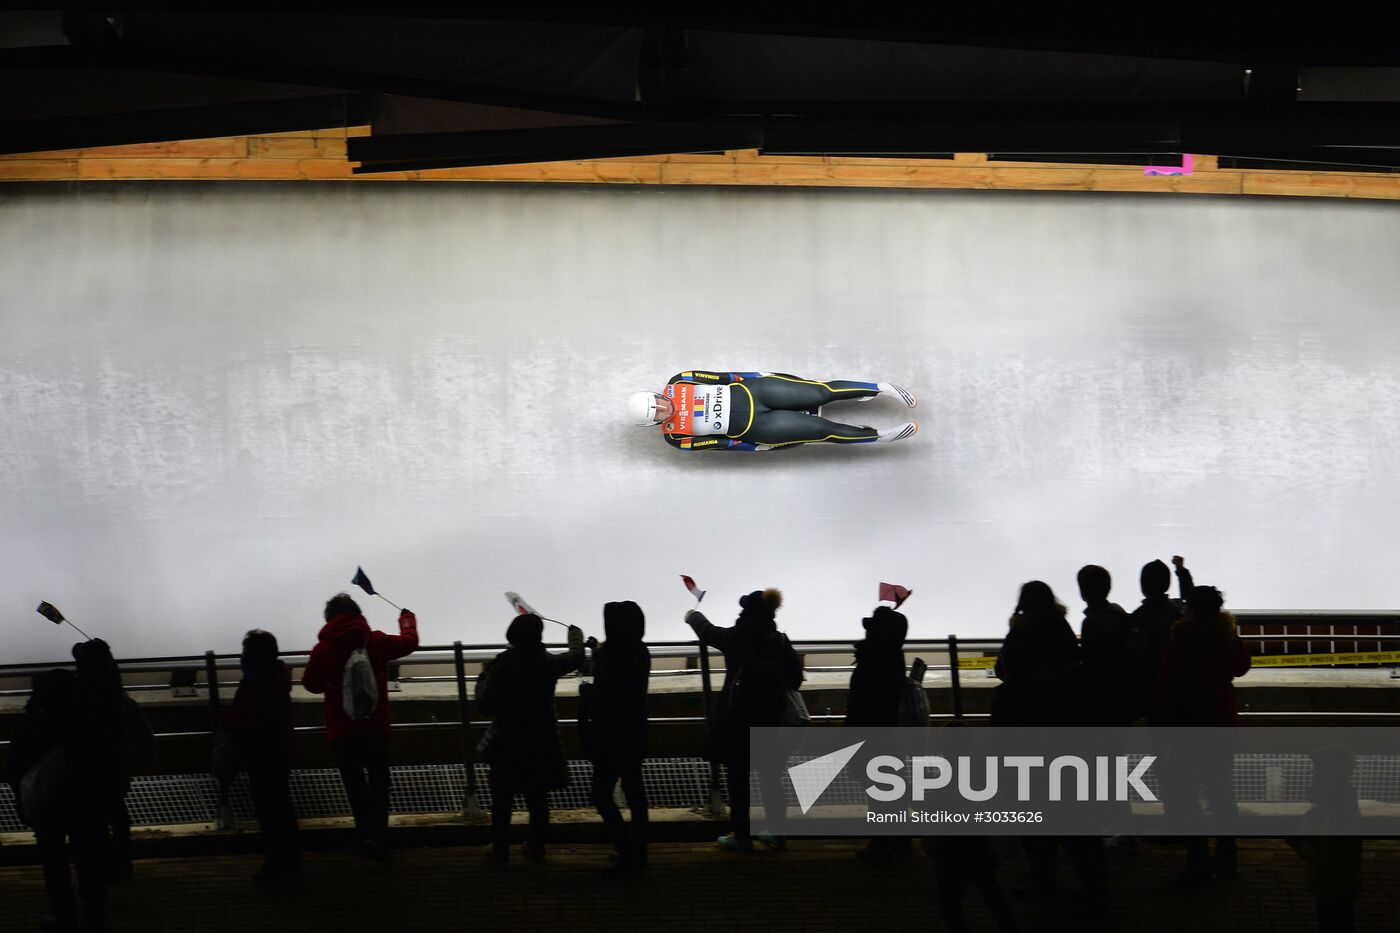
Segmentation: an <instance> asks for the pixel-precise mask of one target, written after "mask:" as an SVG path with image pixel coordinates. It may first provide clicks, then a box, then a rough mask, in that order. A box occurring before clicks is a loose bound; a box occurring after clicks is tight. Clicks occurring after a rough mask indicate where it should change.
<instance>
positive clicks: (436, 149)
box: [0, 3, 1400, 173]
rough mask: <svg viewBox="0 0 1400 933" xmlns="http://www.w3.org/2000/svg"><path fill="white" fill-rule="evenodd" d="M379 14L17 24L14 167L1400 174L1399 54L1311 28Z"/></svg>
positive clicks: (950, 16)
mask: <svg viewBox="0 0 1400 933" xmlns="http://www.w3.org/2000/svg"><path fill="white" fill-rule="evenodd" d="M367 9H369V10H371V11H372V12H366V13H358V12H357V13H353V14H351V13H345V12H339V11H330V10H325V9H319V8H312V7H304V8H303V7H297V6H296V5H295V4H292V5H286V4H284V5H282V6H281V7H279V8H278V9H277V10H275V11H257V12H250V11H248V10H246V9H217V8H203V9H196V10H168V9H159V10H157V9H121V10H117V9H110V10H109V9H101V8H72V7H70V8H53V9H29V10H22V11H0V92H2V93H0V152H6V153H18V152H35V151H44V150H52V149H71V148H79V147H90V146H102V145H121V144H128V143H142V142H158V141H167V140H176V139H192V138H201V137H211V136H236V135H251V134H261V133H270V132H281V131H290V130H305V129H317V128H328V127H341V126H358V125H364V124H369V125H370V126H371V128H372V131H371V135H369V136H367V137H355V138H351V139H350V140H349V141H348V146H349V153H348V154H349V158H350V159H351V160H352V161H354V162H358V163H360V165H359V167H357V168H356V169H355V171H356V172H363V173H373V172H383V171H399V170H405V169H427V168H445V167H455V166H471V165H493V164H508V163H522V162H541V161H559V160H573V159H595V158H606V157H619V156H636V155H650V154H660V153H673V152H716V151H723V150H727V149H757V150H759V151H760V152H764V153H781V154H810V155H860V156H874V157H881V156H889V157H928V158H938V157H945V158H946V157H951V154H952V153H953V152H985V153H988V154H991V155H993V156H995V157H998V158H1014V159H1021V160H1031V161H1035V160H1050V159H1054V160H1062V161H1077V162H1120V163H1121V162H1127V163H1134V162H1136V163H1141V164H1149V163H1152V162H1154V161H1157V160H1160V159H1161V158H1163V157H1164V156H1169V155H1172V154H1179V153H1183V152H1189V153H1195V154H1206V155H1217V156H1220V157H1221V159H1222V161H1221V164H1222V165H1226V166H1229V165H1234V166H1237V167H1249V166H1254V165H1263V166H1271V167H1276V168H1281V169H1289V168H1300V169H1324V170H1326V169H1330V170H1338V171H1341V170H1349V169H1350V170H1366V171H1396V170H1400V43H1397V42H1396V41H1395V40H1394V39H1393V38H1391V36H1392V35H1393V33H1392V32H1391V31H1390V30H1389V29H1388V28H1382V27H1380V26H1379V25H1378V24H1376V26H1375V28H1372V29H1369V30H1368V29H1365V28H1362V27H1359V26H1358V25H1357V22H1356V20H1355V19H1354V18H1349V17H1338V19H1342V20H1346V21H1347V22H1346V23H1345V24H1344V26H1338V27H1336V28H1334V29H1331V30H1329V28H1328V27H1327V26H1326V24H1325V22H1323V23H1320V22H1319V19H1322V17H1320V15H1316V13H1317V11H1316V10H1314V14H1315V15H1311V16H1306V17H1290V16H1287V15H1277V16H1274V15H1267V14H1270V13H1273V12H1274V11H1273V10H1271V9H1265V8H1256V9H1253V10H1250V11H1236V12H1234V13H1231V12H1229V11H1217V10H1210V9H1207V8H1202V7H1192V8H1191V9H1189V10H1187V11H1185V12H1183V13H1176V12H1173V9H1174V8H1173V7H1172V6H1171V5H1169V4H1168V5H1164V6H1163V9H1162V10H1161V11H1159V13H1160V15H1155V16H1146V17H1144V18H1143V19H1142V20H1139V21H1134V22H1132V23H1128V24H1125V23H1122V22H1114V21H1113V20H1111V19H1108V20H1106V19H1104V18H1103V17H1101V16H1098V15H1097V14H1094V13H1090V12H1087V11H1086V12H1083V13H1080V14H1076V13H1075V12H1074V11H1073V10H1066V9H1064V8H1061V9H1059V10H1055V11H1050V12H1044V13H1036V12H1035V9H1036V8H1030V11H1031V12H1029V13H1026V14H1015V15H1012V14H1010V8H1009V7H993V8H984V9H980V10H973V11H950V10H948V9H946V8H939V9H936V10H933V11H928V10H925V12H923V13H915V12H911V13H871V12H870V11H869V9H866V8H862V7H859V6H855V5H853V6H851V7H850V8H846V7H843V6H840V5H830V4H821V3H808V4H790V5H786V6H776V7H773V8H768V9H764V8H762V6H761V5H750V6H747V7H745V8H744V12H742V13H729V12H723V11H722V10H721V7H720V6H714V7H706V6H705V5H703V4H701V5H697V6H696V7H695V8H694V9H692V11H691V12H692V14H693V15H689V16H674V17H665V16H661V15H658V14H657V13H645V12H639V13H635V14H633V13H627V12H609V13H602V12H598V11H597V10H596V9H595V8H591V7H590V8H588V9H583V8H579V9H577V10H571V11H570V15H565V14H561V13H560V12H559V11H558V10H557V9H555V10H553V11H552V12H550V13H543V12H541V13H533V12H530V11H529V10H528V5H525V6H520V5H517V6H516V8H512V9H510V10H509V11H508V12H509V17H507V16H506V15H505V13H503V12H502V11H501V9H500V8H499V7H495V6H486V5H482V6H480V7H477V6H473V5H470V4H458V5H456V6H453V7H451V8H436V7H431V6H423V5H414V4H411V3H405V4H400V5H397V6H394V7H369V8H367ZM1258 23H1264V24H1265V25H1262V26H1261V25H1258ZM1279 23H1283V24H1284V25H1278V24H1279Z"/></svg>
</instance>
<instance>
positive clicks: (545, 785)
mask: <svg viewBox="0 0 1400 933" xmlns="http://www.w3.org/2000/svg"><path fill="white" fill-rule="evenodd" d="M543 638H544V622H543V621H542V620H541V619H540V617H539V616H537V615H534V614H528V613H527V614H525V615H519V616H516V617H515V618H514V619H513V620H512V621H511V623H510V626H509V627H508V628H507V629H506V641H507V642H509V643H510V647H509V648H507V649H506V650H505V651H502V652H501V653H500V654H498V655H496V658H495V660H494V661H492V662H491V664H490V666H489V667H487V668H486V669H485V670H484V671H483V672H482V674H481V678H480V680H478V681H477V685H476V702H477V705H478V706H479V707H480V708H481V711H482V712H483V713H485V714H486V715H487V716H490V717H491V725H490V726H489V727H488V728H487V730H486V735H485V737H483V739H482V744H481V745H480V746H478V751H479V752H480V753H481V755H482V757H483V759H484V760H485V761H486V762H487V763H488V764H489V765H490V766H491V776H490V781H489V786H490V789H491V847H490V849H489V850H488V855H489V856H490V858H491V860H492V861H493V862H494V863H495V864H497V865H505V864H506V863H507V862H509V861H510V816H511V810H512V808H513V807H514V804H515V795H516V794H523V795H524V796H525V805H526V807H527V808H528V809H529V811H530V828H529V833H528V835H527V837H526V839H527V841H526V843H525V845H524V847H523V848H522V849H521V852H522V853H523V854H524V855H525V857H526V858H527V859H529V860H530V861H532V862H541V861H544V845H545V833H546V832H547V831H548V829H549V792H550V791H552V790H557V789H558V788H560V787H563V786H564V785H566V784H567V783H568V780H569V773H568V762H567V761H566V760H565V758H564V747H563V745H562V744H561V743H560V739H559V719H558V715H557V714H556V712H555V708H554V687H555V684H557V683H558V681H559V678H561V677H563V676H564V675H565V674H568V673H569V672H571V671H576V670H578V669H579V666H580V665H581V664H583V632H582V631H581V630H580V629H579V628H578V626H576V625H571V626H569V648H568V650H567V651H566V652H564V653H563V654H551V653H550V652H549V651H547V650H545V647H544V642H543Z"/></svg>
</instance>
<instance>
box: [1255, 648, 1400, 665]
mask: <svg viewBox="0 0 1400 933" xmlns="http://www.w3.org/2000/svg"><path fill="white" fill-rule="evenodd" d="M1252 660H1253V663H1254V666H1255V667H1315V666H1317V665H1320V664H1322V665H1331V664H1397V663H1400V651H1361V652H1356V653H1353V654H1264V655H1260V656H1258V657H1256V658H1253V659H1252Z"/></svg>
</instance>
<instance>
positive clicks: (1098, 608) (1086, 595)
mask: <svg viewBox="0 0 1400 933" xmlns="http://www.w3.org/2000/svg"><path fill="white" fill-rule="evenodd" d="M1112 586H1113V579H1112V577H1110V576H1109V573H1108V571H1107V570H1105V569H1104V568H1103V567H1100V566H1098V565H1097V564H1088V565H1086V566H1084V567H1081V568H1080V570H1079V595H1080V598H1081V599H1083V600H1084V622H1083V624H1082V626H1081V628H1080V630H1079V650H1080V653H1081V655H1082V656H1083V661H1084V681H1085V689H1086V693H1087V700H1088V704H1089V706H1088V723H1089V724H1090V725H1094V726H1126V725H1131V724H1132V722H1133V720H1134V719H1136V718H1137V715H1136V709H1135V706H1136V704H1135V702H1134V699H1133V693H1134V689H1133V688H1134V685H1135V684H1136V683H1137V678H1138V668H1140V667H1141V664H1142V661H1141V658H1142V656H1143V655H1145V654H1146V645H1145V643H1140V642H1139V641H1138V639H1136V638H1135V634H1136V633H1135V632H1134V631H1133V630H1132V629H1131V627H1130V624H1129V618H1128V614H1127V613H1126V612H1124V611H1123V607H1122V606H1120V605H1118V604H1117V603H1114V602H1109V599H1108V594H1109V591H1110V589H1111V588H1112Z"/></svg>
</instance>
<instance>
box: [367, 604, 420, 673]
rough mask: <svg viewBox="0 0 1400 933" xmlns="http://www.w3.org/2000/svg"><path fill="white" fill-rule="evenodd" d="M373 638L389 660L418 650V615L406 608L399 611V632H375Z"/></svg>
mask: <svg viewBox="0 0 1400 933" xmlns="http://www.w3.org/2000/svg"><path fill="white" fill-rule="evenodd" d="M374 639H375V641H377V642H378V643H379V646H380V650H381V651H382V652H383V653H384V657H385V658H386V659H388V660H390V661H393V660H394V659H396V658H401V657H403V656H404V655H407V654H412V653H413V652H415V651H417V650H418V617H417V616H415V615H414V614H413V613H411V612H409V611H408V610H407V609H401V610H400V611H399V634H397V635H390V634H389V633H387V632H375V633H374Z"/></svg>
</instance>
